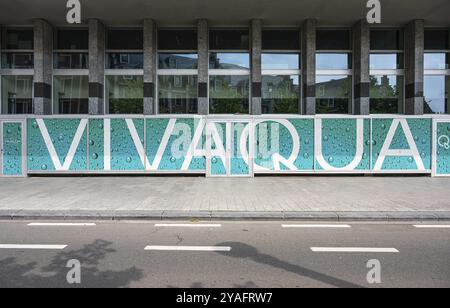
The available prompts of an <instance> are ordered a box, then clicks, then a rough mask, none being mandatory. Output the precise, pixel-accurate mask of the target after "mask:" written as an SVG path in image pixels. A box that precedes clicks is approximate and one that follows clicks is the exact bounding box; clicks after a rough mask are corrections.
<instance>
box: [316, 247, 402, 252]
mask: <svg viewBox="0 0 450 308" xmlns="http://www.w3.org/2000/svg"><path fill="white" fill-rule="evenodd" d="M311 250H312V251H313V252H386V253H397V252H399V251H398V250H397V249H395V248H362V247H311Z"/></svg>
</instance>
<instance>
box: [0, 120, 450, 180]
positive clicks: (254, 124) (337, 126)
mask: <svg viewBox="0 0 450 308" xmlns="http://www.w3.org/2000/svg"><path fill="white" fill-rule="evenodd" d="M0 123H1V124H2V125H1V128H2V133H1V136H2V143H1V144H2V158H1V162H2V175H3V176H19V175H26V174H32V173H149V174H151V173H169V172H170V173H180V174H183V173H200V174H208V175H225V176H226V175H249V176H251V175H253V173H255V174H259V173H430V174H431V173H433V174H434V175H437V176H439V175H450V119H449V120H448V121H446V120H445V119H443V118H432V117H320V116H317V117H306V116H291V117H265V116H255V117H242V118H241V117H239V116H230V117H226V118H225V117H223V118H222V117H216V118H213V117H202V116H192V117H158V116H151V117H142V116H141V117H111V118H109V117H84V118H58V117H44V118H35V117H32V118H27V119H23V120H1V119H0Z"/></svg>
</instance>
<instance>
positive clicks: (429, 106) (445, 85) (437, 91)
mask: <svg viewBox="0 0 450 308" xmlns="http://www.w3.org/2000/svg"><path fill="white" fill-rule="evenodd" d="M449 93H450V76H425V79H424V96H425V97H424V100H425V103H424V113H426V114H430V113H436V114H443V113H448V109H447V104H448V99H449Z"/></svg>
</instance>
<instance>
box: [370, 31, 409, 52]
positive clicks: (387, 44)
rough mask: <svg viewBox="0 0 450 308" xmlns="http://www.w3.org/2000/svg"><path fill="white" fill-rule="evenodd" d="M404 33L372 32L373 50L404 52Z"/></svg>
mask: <svg viewBox="0 0 450 308" xmlns="http://www.w3.org/2000/svg"><path fill="white" fill-rule="evenodd" d="M403 46H404V43H403V31H400V30H371V31H370V49H371V50H403Z"/></svg>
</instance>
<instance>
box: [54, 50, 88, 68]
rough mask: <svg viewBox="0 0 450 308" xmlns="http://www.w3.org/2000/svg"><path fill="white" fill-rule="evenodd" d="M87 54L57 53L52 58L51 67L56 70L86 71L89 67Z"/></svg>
mask: <svg viewBox="0 0 450 308" xmlns="http://www.w3.org/2000/svg"><path fill="white" fill-rule="evenodd" d="M88 62H89V55H88V53H87V52H86V53H78V52H76V53H67V52H58V53H55V54H54V57H53V67H54V68H56V69H87V68H88V67H89V65H88Z"/></svg>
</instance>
